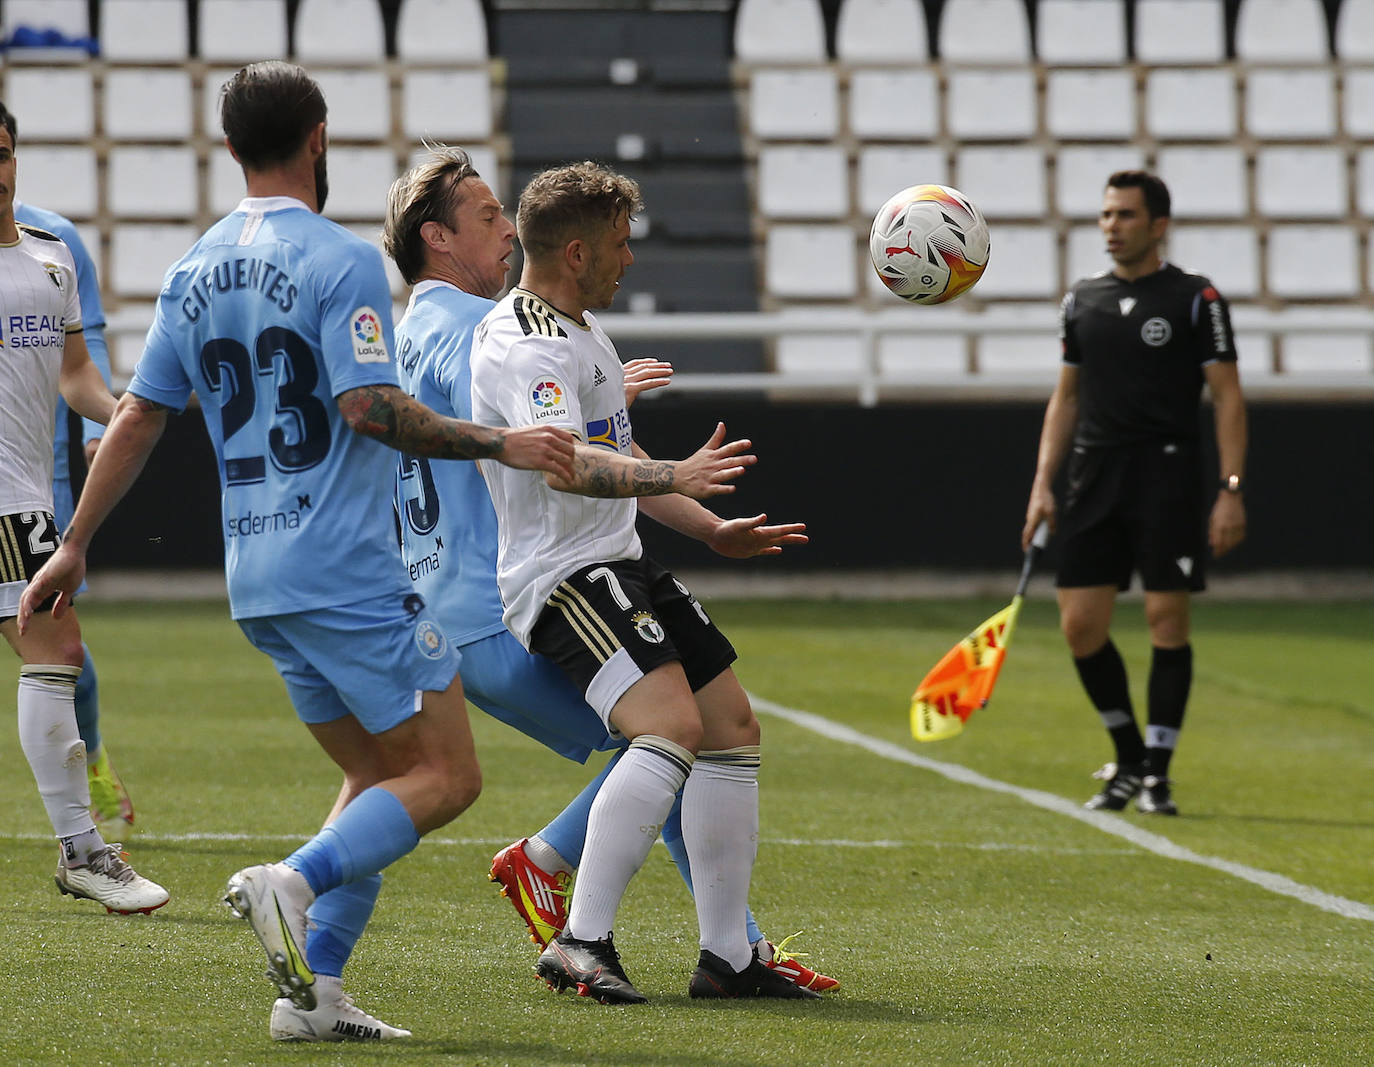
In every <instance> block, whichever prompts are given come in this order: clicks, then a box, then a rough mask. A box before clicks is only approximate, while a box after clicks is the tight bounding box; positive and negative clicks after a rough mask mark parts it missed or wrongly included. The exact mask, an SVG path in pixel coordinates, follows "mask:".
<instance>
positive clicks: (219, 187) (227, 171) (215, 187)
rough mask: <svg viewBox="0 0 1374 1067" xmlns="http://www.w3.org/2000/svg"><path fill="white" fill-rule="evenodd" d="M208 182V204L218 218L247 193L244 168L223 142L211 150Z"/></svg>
mask: <svg viewBox="0 0 1374 1067" xmlns="http://www.w3.org/2000/svg"><path fill="white" fill-rule="evenodd" d="M331 162H332V160H331ZM207 184H208V189H209V203H208V204H207V206H208V207H209V209H210V213H211V214H212V215H214V216H215V217H216V218H219V217H221V216H223V215H227V214H229V212H231V211H233V210H234V207H235V206H236V205H237V204H238V202H239V201H240V200H242V199H243V197H244V195H245V192H246V190H245V189H244V184H243V168H242V167H240V166H239V165H238V161H237V160H236V159H234V157H233V156H231V155H230V154H229V149H227V148H225V147H224V145H222V144H219V145H216V146H215V147H214V148H212V149H211V150H210V169H209V182H208V183H207Z"/></svg>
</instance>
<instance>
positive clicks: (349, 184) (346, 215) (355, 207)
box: [324, 145, 397, 219]
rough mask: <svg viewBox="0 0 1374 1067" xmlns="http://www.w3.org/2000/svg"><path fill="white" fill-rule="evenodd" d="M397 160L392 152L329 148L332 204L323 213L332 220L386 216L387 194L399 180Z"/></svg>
mask: <svg viewBox="0 0 1374 1067" xmlns="http://www.w3.org/2000/svg"><path fill="white" fill-rule="evenodd" d="M396 173H397V172H396V159H395V157H394V156H393V155H392V154H391V149H389V148H377V147H367V148H362V147H338V146H335V145H331V146H330V148H329V202H328V203H327V204H326V205H325V210H324V213H325V214H326V215H328V216H329V217H330V218H332V219H380V218H381V217H382V216H383V215H384V214H385V213H386V194H387V190H388V189H390V188H391V183H392V181H393V180H394V179H395V177H396Z"/></svg>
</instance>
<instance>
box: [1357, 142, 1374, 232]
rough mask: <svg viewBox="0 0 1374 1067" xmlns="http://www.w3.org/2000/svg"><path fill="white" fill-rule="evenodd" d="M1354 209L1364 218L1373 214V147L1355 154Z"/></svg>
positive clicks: (1362, 149)
mask: <svg viewBox="0 0 1374 1067" xmlns="http://www.w3.org/2000/svg"><path fill="white" fill-rule="evenodd" d="M1355 211H1356V212H1357V213H1359V214H1360V215H1362V216H1363V217H1365V218H1370V217H1371V216H1374V148H1361V149H1360V150H1359V151H1358V152H1357V153H1356V154H1355Z"/></svg>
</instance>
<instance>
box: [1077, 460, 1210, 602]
mask: <svg viewBox="0 0 1374 1067" xmlns="http://www.w3.org/2000/svg"><path fill="white" fill-rule="evenodd" d="M1068 482H1069V484H1068V490H1067V492H1066V494H1065V498H1064V507H1063V509H1062V511H1061V512H1060V515H1059V552H1060V557H1059V558H1060V564H1059V576H1058V582H1057V584H1058V585H1059V586H1060V588H1078V587H1082V586H1093V585H1115V586H1116V587H1117V588H1119V589H1129V588H1130V585H1131V575H1132V574H1133V573H1134V572H1136V571H1139V572H1140V580H1141V584H1142V585H1143V586H1144V587H1145V589H1147V590H1149V591H1150V592H1160V593H1163V592H1182V591H1188V592H1194V593H1196V592H1200V591H1201V590H1203V589H1205V588H1206V586H1207V581H1206V565H1207V531H1206V519H1205V516H1204V514H1203V488H1202V467H1201V460H1200V457H1199V453H1198V448H1197V444H1196V442H1193V441H1170V442H1160V443H1155V444H1150V445H1140V446H1134V447H1131V448H1099V449H1080V448H1079V447H1078V446H1075V447H1074V449H1073V452H1072V453H1071V454H1070V458H1069V470H1068Z"/></svg>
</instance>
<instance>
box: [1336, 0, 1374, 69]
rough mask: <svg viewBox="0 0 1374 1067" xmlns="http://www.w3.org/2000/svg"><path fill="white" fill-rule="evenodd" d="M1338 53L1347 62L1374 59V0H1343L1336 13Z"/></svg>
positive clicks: (1362, 61)
mask: <svg viewBox="0 0 1374 1067" xmlns="http://www.w3.org/2000/svg"><path fill="white" fill-rule="evenodd" d="M1336 55H1337V57H1338V58H1340V59H1341V60H1342V61H1343V62H1346V63H1350V62H1356V63H1368V62H1370V61H1371V60H1374V0H1341V6H1340V8H1339V10H1338V11H1337V13H1336Z"/></svg>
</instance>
